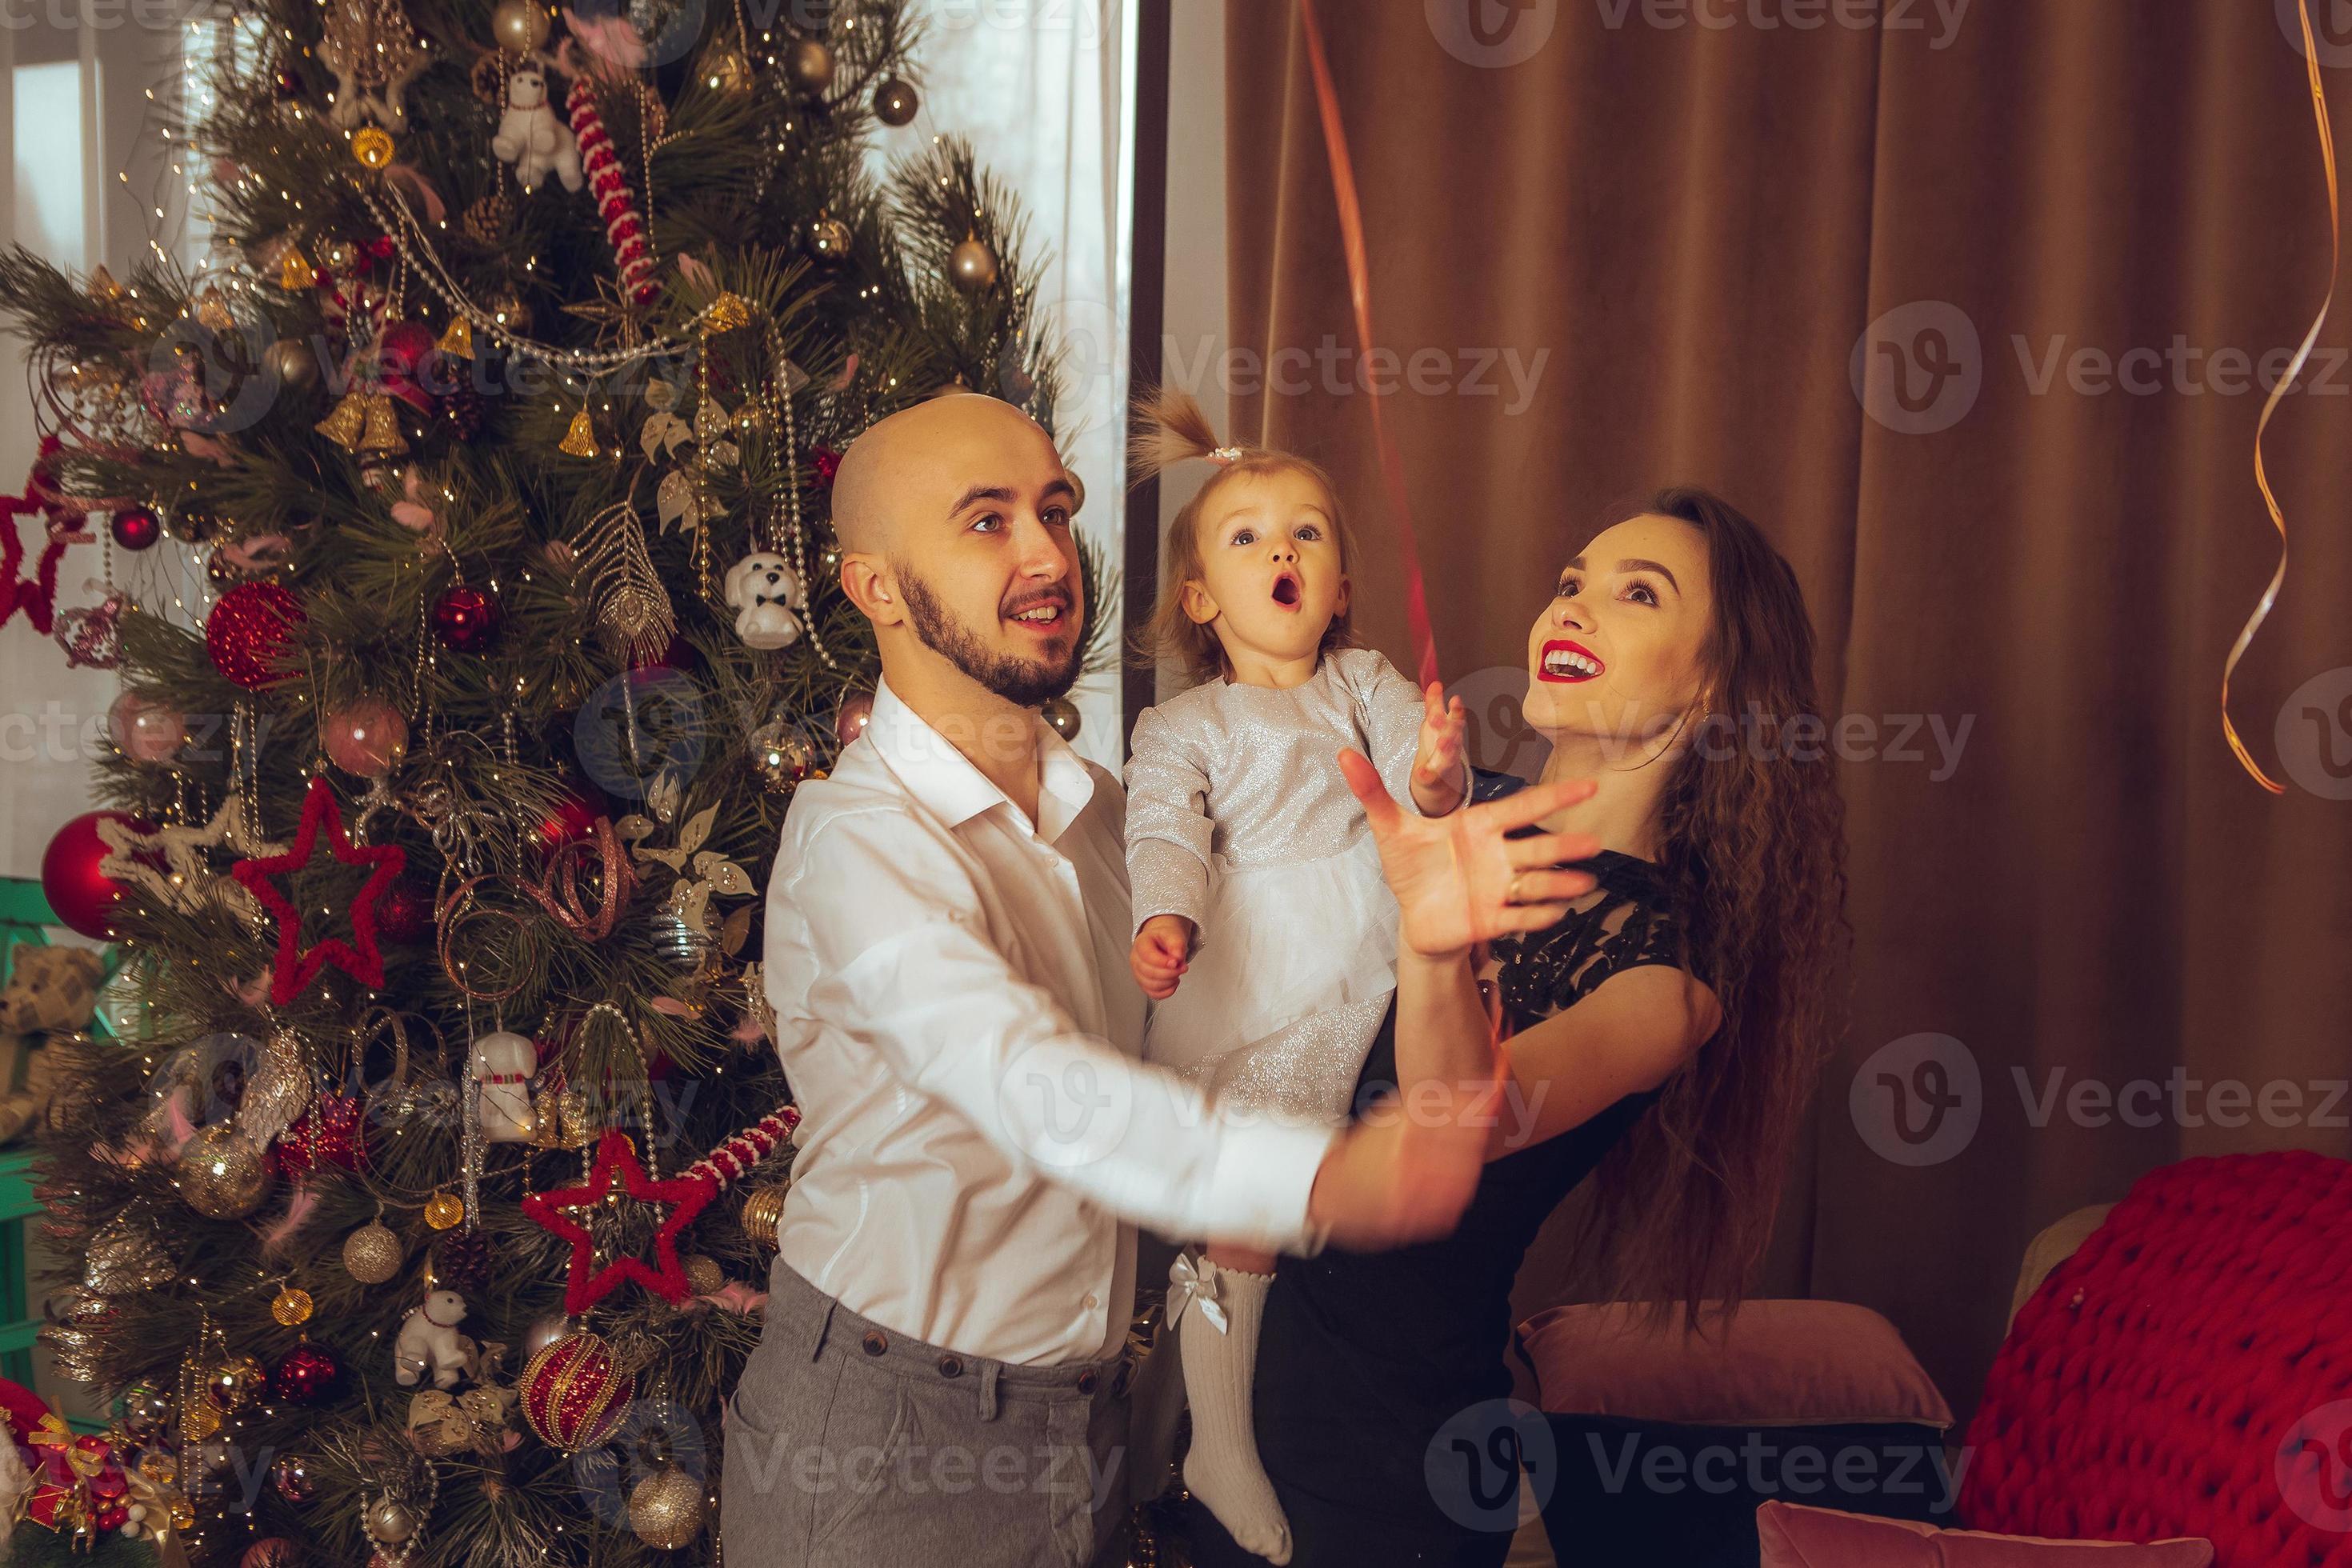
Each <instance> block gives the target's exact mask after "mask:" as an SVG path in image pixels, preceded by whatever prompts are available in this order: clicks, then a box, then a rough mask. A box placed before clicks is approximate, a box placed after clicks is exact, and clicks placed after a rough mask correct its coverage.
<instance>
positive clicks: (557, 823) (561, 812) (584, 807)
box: [531, 784, 605, 850]
mask: <svg viewBox="0 0 2352 1568" xmlns="http://www.w3.org/2000/svg"><path fill="white" fill-rule="evenodd" d="M604 809H605V808H604V796H603V795H601V794H600V793H599V792H598V791H596V790H595V789H594V788H593V787H591V786H589V785H587V784H575V785H572V787H571V788H570V789H569V790H568V791H567V792H566V794H565V795H564V796H563V798H562V800H560V801H558V802H556V803H555V808H554V809H553V810H551V811H550V812H549V813H548V814H547V815H546V816H544V817H542V818H541V820H540V824H539V826H538V828H537V830H536V831H534V832H533V833H532V835H531V837H533V838H536V839H537V840H539V844H540V847H541V848H543V849H547V850H556V849H561V848H562V847H564V846H565V845H567V844H571V843H574V842H577V841H579V840H581V839H584V838H586V837H589V836H590V835H592V834H593V833H594V832H595V831H596V819H597V818H598V817H600V816H604Z"/></svg>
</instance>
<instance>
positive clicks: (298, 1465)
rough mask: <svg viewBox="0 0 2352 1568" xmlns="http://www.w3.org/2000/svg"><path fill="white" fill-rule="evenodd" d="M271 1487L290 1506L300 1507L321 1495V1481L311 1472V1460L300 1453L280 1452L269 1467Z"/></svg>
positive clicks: (280, 1499)
mask: <svg viewBox="0 0 2352 1568" xmlns="http://www.w3.org/2000/svg"><path fill="white" fill-rule="evenodd" d="M269 1485H270V1489H272V1490H274V1491H276V1492H277V1494H278V1501H280V1502H282V1503H285V1504H286V1505H287V1506H288V1507H289V1508H300V1507H301V1506H302V1505H303V1504H305V1503H307V1502H309V1501H310V1500H312V1499H313V1498H315V1497H317V1496H318V1495H319V1482H318V1479H317V1478H316V1477H314V1476H312V1475H311V1474H310V1461H308V1460H307V1459H305V1458H302V1456H301V1455H299V1454H280V1455H279V1456H278V1458H276V1459H275V1460H274V1461H272V1463H271V1464H270V1467H269Z"/></svg>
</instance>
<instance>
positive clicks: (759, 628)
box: [727, 550, 808, 648]
mask: <svg viewBox="0 0 2352 1568" xmlns="http://www.w3.org/2000/svg"><path fill="white" fill-rule="evenodd" d="M727 605H728V608H730V609H731V610H733V611H734V612H735V635H736V636H737V637H740V638H742V639H743V643H744V646H746V647H759V648H776V647H792V646H793V644H794V643H796V642H798V641H799V640H800V636H801V624H800V622H799V621H798V620H796V619H794V618H793V611H794V610H798V609H803V608H806V607H807V605H808V594H807V592H806V591H805V590H804V589H803V588H802V586H801V574H799V573H797V572H795V571H793V567H792V563H791V562H789V561H786V560H785V559H784V558H783V557H782V556H781V555H778V554H776V553H774V552H772V551H766V550H761V551H754V552H752V553H751V554H749V555H746V556H745V557H743V559H742V560H740V561H738V562H737V563H735V564H734V565H733V566H731V567H730V568H728V571H727Z"/></svg>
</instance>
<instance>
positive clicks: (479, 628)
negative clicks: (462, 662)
mask: <svg viewBox="0 0 2352 1568" xmlns="http://www.w3.org/2000/svg"><path fill="white" fill-rule="evenodd" d="M501 618H502V616H501V613H500V611H499V602H498V600H497V599H496V598H494V597H492V596H491V595H489V594H488V592H486V591H485V590H483V589H480V588H477V587H475V586H474V585H473V584H470V583H457V584H452V585H450V586H449V587H447V588H445V589H443V590H442V591H441V596H440V597H439V598H437V599H436V600H434V601H433V635H434V636H435V637H439V638H440V639H441V646H442V647H446V648H448V649H449V650H451V651H452V652H454V653H485V652H488V649H489V647H490V645H491V644H492V643H494V642H496V641H498V637H499V620H500V619H501Z"/></svg>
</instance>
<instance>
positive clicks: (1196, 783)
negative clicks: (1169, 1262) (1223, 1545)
mask: <svg viewBox="0 0 2352 1568" xmlns="http://www.w3.org/2000/svg"><path fill="white" fill-rule="evenodd" d="M1139 412H1140V419H1139V423H1140V428H1139V431H1138V434H1137V438H1136V449H1135V455H1134V462H1135V467H1136V469H1137V477H1139V478H1146V477H1149V476H1150V475H1152V474H1156V473H1158V472H1160V470H1162V469H1164V468H1168V467H1170V466H1171V465H1172V464H1174V463H1177V462H1180V461H1183V460H1185V459H1188V458H1207V459H1209V460H1210V461H1212V462H1214V463H1216V464H1218V465H1219V468H1220V470H1221V471H1220V472H1218V473H1216V474H1214V475H1213V476H1212V477H1211V478H1210V479H1209V481H1208V483H1207V484H1205V485H1203V486H1202V488H1201V492H1200V494H1199V495H1197V496H1195V497H1194V498H1193V499H1192V502H1191V503H1190V504H1189V505H1187V506H1186V507H1185V508H1184V509H1183V510H1181V512H1179V513H1178V514H1177V516H1176V520H1175V521H1174V522H1173V523H1172V524H1171V526H1170V528H1169V531H1168V549H1167V567H1166V574H1165V576H1164V578H1163V582H1164V583H1165V584H1166V586H1165V587H1163V589H1162V591H1161V594H1160V602H1159V604H1158V605H1156V606H1154V609H1153V612H1152V617H1151V623H1150V627H1149V629H1148V630H1147V632H1146V633H1145V638H1146V642H1147V644H1148V647H1147V651H1148V652H1149V653H1150V655H1152V656H1153V657H1155V658H1164V659H1173V660H1175V661H1177V662H1179V663H1181V665H1182V666H1183V667H1184V668H1185V669H1186V671H1187V673H1188V674H1190V675H1191V676H1192V679H1194V680H1195V681H1196V682H1198V684H1196V685H1195V686H1193V687H1192V689H1190V690H1188V691H1186V692H1184V693H1183V694H1182V695H1181V696H1179V697H1175V698H1172V699H1171V700H1168V701H1166V702H1163V703H1161V704H1160V706H1158V707H1156V708H1151V709H1147V710H1145V711H1144V712H1143V713H1142V714H1140V715H1139V716H1138V718H1137V720H1136V722H1135V735H1134V741H1133V746H1134V752H1133V755H1132V757H1131V758H1130V760H1129V763H1128V764H1127V856H1128V877H1129V883H1130V885H1131V887H1132V890H1133V895H1134V904H1135V919H1136V925H1137V930H1136V935H1135V945H1134V947H1133V949H1132V950H1131V952H1130V954H1129V963H1131V965H1132V966H1133V968H1134V970H1135V977H1136V980H1137V982H1138V983H1139V984H1141V985H1142V987H1143V989H1144V992H1145V994H1148V995H1150V997H1152V998H1153V999H1154V1001H1155V1002H1156V1003H1157V1004H1158V1005H1157V1006H1156V1007H1155V1008H1154V1010H1153V1013H1152V1017H1151V1023H1150V1029H1149V1031H1148V1033H1147V1036H1146V1045H1145V1054H1146V1055H1147V1056H1149V1057H1150V1058H1151V1059H1152V1060H1154V1061H1159V1062H1163V1063H1166V1064H1168V1065H1170V1066H1171V1067H1173V1068H1176V1069H1178V1070H1179V1071H1181V1072H1182V1073H1183V1074H1184V1075H1185V1076H1187V1077H1189V1078H1192V1079H1195V1080H1196V1081H1198V1082H1200V1083H1201V1084H1202V1086H1203V1087H1204V1088H1205V1089H1208V1090H1209V1092H1210V1093H1211V1094H1212V1096H1213V1097H1214V1098H1216V1099H1218V1100H1221V1101H1223V1102H1224V1103H1226V1104H1229V1105H1230V1104H1234V1103H1238V1104H1240V1105H1243V1106H1244V1107H1247V1108H1249V1109H1252V1110H1259V1111H1261V1112H1263V1113H1265V1114H1266V1115H1268V1116H1279V1117H1283V1118H1286V1119H1293V1120H1301V1121H1327V1122H1332V1123H1337V1122H1339V1121H1343V1120H1344V1119H1345V1118H1346V1117H1347V1115H1348V1112H1349V1101H1350V1100H1351V1099H1352V1097H1353V1095H1354V1092H1355V1087H1356V1077H1357V1074H1358V1073H1359V1072H1360V1071H1361V1070H1362V1068H1363V1064H1364V1058H1365V1055H1366V1053H1367V1052H1368V1051H1369V1050H1370V1047H1371V1042H1372V1037H1373V1036H1374V1035H1375V1034H1376V1033H1378V1031H1379V1029H1380V1025H1381V1017H1382V1016H1383V1015H1384V1014H1385V1013H1386V1012H1387V1010H1388V1004H1389V997H1390V994H1391V992H1393V991H1394V990H1395V988H1396V943H1397V918H1398V917H1397V906H1396V900H1395V898H1394V896H1393V895H1392V894H1391V893H1390V891H1389V889H1388V885H1387V883H1386V882H1385V881H1383V880H1382V879H1381V866H1380V856H1379V852H1378V850H1377V848H1376V847H1375V846H1374V844H1373V841H1372V836H1371V830H1370V826H1369V825H1368V824H1367V823H1366V822H1365V820H1364V813H1363V808H1362V806H1360V805H1358V804H1357V801H1356V798H1355V796H1354V795H1351V794H1350V793H1349V789H1348V785H1347V783H1346V781H1345V780H1344V779H1343V778H1342V776H1341V775H1340V773H1339V762H1338V756H1339V751H1340V750H1341V748H1343V747H1349V746H1352V747H1354V748H1356V749H1357V750H1359V751H1361V752H1364V753H1365V754H1366V755H1367V756H1369V757H1370V758H1371V759H1372V761H1373V762H1374V763H1376V764H1377V765H1378V766H1379V768H1380V770H1381V777H1382V779H1383V780H1384V781H1385V782H1386V784H1388V788H1389V793H1390V794H1391V795H1396V796H1399V797H1403V796H1405V795H1410V796H1411V797H1412V802H1413V805H1414V806H1415V807H1416V808H1417V809H1418V810H1420V811H1421V812H1422V813H1423V814H1424V815H1426V816H1443V815H1444V814H1445V813H1447V812H1450V811H1452V810H1453V809H1454V807H1455V806H1457V805H1460V804H1461V803H1462V800H1463V797H1464V795H1465V791H1466V789H1467V785H1468V782H1469V779H1468V772H1467V769H1466V768H1465V765H1464V763H1463V759H1462V731H1463V709H1462V703H1461V700H1459V699H1458V698H1457V699H1455V700H1454V701H1453V702H1452V703H1451V704H1450V705H1448V704H1446V703H1444V702H1443V701H1442V700H1441V699H1440V695H1439V689H1438V688H1437V687H1435V686H1432V687H1431V688H1430V689H1429V691H1428V693H1427V694H1426V695H1425V696H1424V694H1423V693H1421V692H1419V691H1417V690H1415V689H1414V688H1413V685H1412V682H1411V681H1409V680H1407V679H1405V678H1404V677H1403V676H1402V675H1400V674H1398V673H1397V671H1396V668H1394V667H1393V666H1392V665H1391V664H1390V663H1389V661H1388V660H1387V659H1385V658H1381V656H1380V655H1379V654H1377V653H1374V652H1371V651H1370V650H1369V649H1365V648H1358V647H1349V635H1348V591H1349V584H1348V555H1349V549H1348V534H1347V530H1346V527H1345V524H1344V522H1343V521H1342V519H1341V516H1340V510H1339V498H1338V497H1337V495H1336V494H1335V493H1334V492H1333V489H1332V486H1331V481H1330V479H1328V477H1327V476H1326V475H1325V474H1324V472H1323V470H1322V469H1321V468H1318V467H1316V466H1315V465H1314V464H1313V463H1310V462H1308V461H1307V460H1306V459H1305V458H1297V457H1293V456H1291V455H1290V454H1288V453H1285V452H1272V451H1265V450H1260V449H1255V448H1250V449H1244V448H1242V447H1227V446H1223V445H1221V444H1220V443H1219V442H1218V440H1217V437H1216V434H1215V432H1214V431H1213V429H1212V428H1211V426H1210V425H1209V422H1208V418H1207V416H1205V415H1204V414H1202V411H1201V407H1200V405H1198V404H1197V403H1195V402H1194V401H1193V400H1192V398H1191V397H1189V396H1187V395H1183V394H1182V393H1167V392H1163V393H1162V394H1161V395H1160V396H1159V397H1158V398H1157V399H1156V400H1154V401H1151V402H1149V403H1147V404H1146V405H1144V406H1143V407H1142V408H1141V410H1140V411H1139ZM1273 1268H1274V1258H1272V1257H1271V1256H1269V1255H1266V1254H1264V1253H1258V1252H1254V1251H1251V1250H1249V1249H1246V1248H1243V1247H1233V1246H1230V1245H1221V1244H1219V1243H1218V1242H1217V1241H1216V1240H1215V1239H1214V1238H1211V1240H1210V1243H1209V1246H1208V1248H1207V1252H1206V1255H1205V1257H1204V1258H1202V1260H1201V1261H1200V1262H1198V1263H1197V1264H1196V1263H1194V1262H1193V1261H1192V1259H1191V1258H1179V1259H1178V1260H1177V1263H1176V1267H1175V1268H1174V1270H1173V1271H1172V1273H1171V1279H1170V1282H1171V1287H1172V1289H1171V1292H1170V1296H1169V1307H1168V1312H1169V1319H1170V1321H1171V1322H1179V1323H1181V1329H1180V1333H1181V1343H1182V1347H1183V1363H1184V1384H1185V1392H1186V1395H1187V1397H1188V1398H1189V1399H1190V1401H1191V1404H1192V1451H1191V1453H1190V1455H1189V1456H1188V1457H1187V1458H1186V1459H1185V1462H1184V1481H1185V1484H1186V1485H1187V1486H1188V1487H1190V1488H1191V1489H1192V1494H1193V1495H1194V1496H1195V1497H1197V1498H1199V1499H1200V1500H1202V1503H1204V1504H1205V1505H1206V1506H1207V1507H1208V1508H1209V1510H1210V1511H1212V1512H1213V1513H1214V1514H1215V1515H1216V1516H1217V1518H1218V1520H1219V1521H1221V1522H1222V1523H1223V1525H1224V1526H1225V1528H1226V1529H1227V1530H1228V1531H1231V1532H1232V1534H1233V1537H1234V1540H1235V1541H1236V1542H1239V1543H1240V1544H1241V1545H1243V1546H1244V1547H1246V1548H1248V1549H1249V1550H1250V1551H1252V1552H1256V1553H1258V1554H1259V1555H1260V1556H1262V1557H1265V1558H1266V1559H1267V1560H1269V1561H1271V1562H1274V1563H1285V1562H1287V1561H1288V1560H1289V1557H1290V1529H1289V1525H1288V1523H1287V1522H1286V1521H1285V1520H1284V1518H1283V1514H1282V1510H1281V1507H1280V1505H1279V1504H1278V1503H1277V1502H1276V1500H1275V1496H1274V1489H1273V1486H1272V1485H1271V1484H1270V1483H1269V1482H1268V1481H1267V1479H1266V1478H1265V1470H1264V1469H1263V1468H1260V1466H1259V1463H1258V1458H1257V1445H1256V1440H1255V1437H1254V1436H1253V1435H1252V1429H1251V1415H1250V1398H1251V1388H1252V1383H1253V1375H1254V1373H1253V1363H1254V1361H1255V1355H1256V1349H1257V1337H1258V1324H1259V1321H1260V1317H1261V1313H1262V1311H1263V1309H1264V1306H1265V1292H1266V1287H1267V1286H1268V1285H1269V1284H1271V1283H1272V1282H1273ZM1188 1306H1189V1307H1190V1308H1191V1310H1190V1311H1187V1310H1186V1309H1187V1308H1188Z"/></svg>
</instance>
